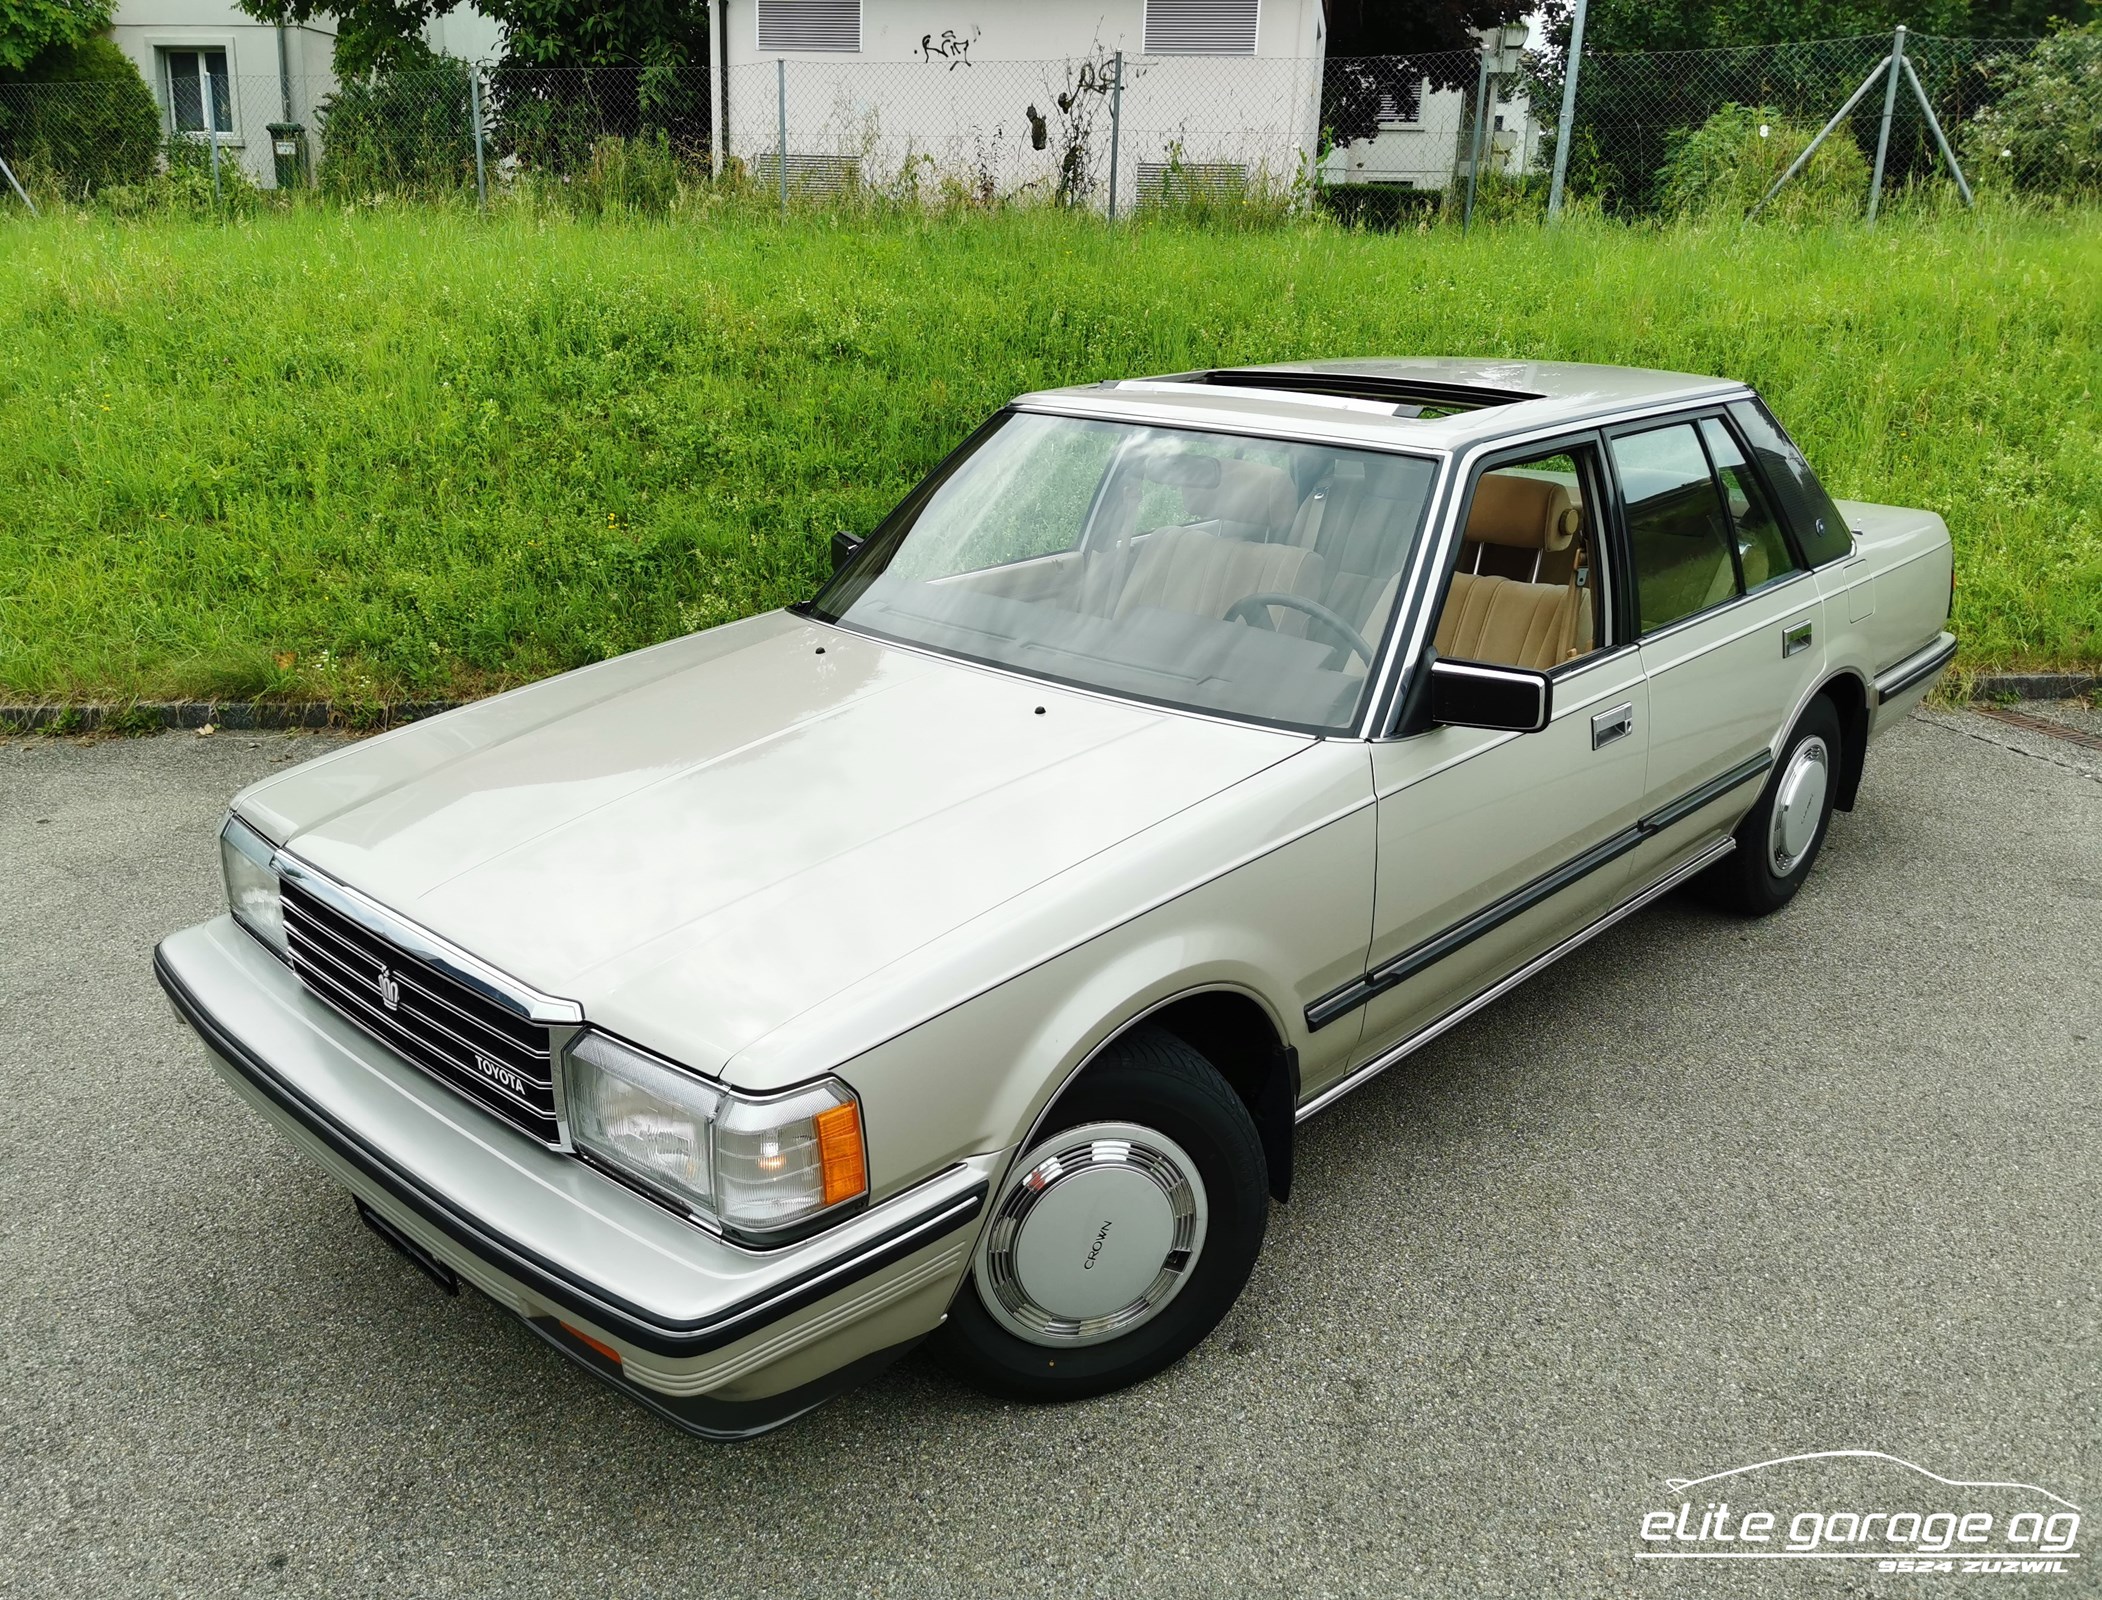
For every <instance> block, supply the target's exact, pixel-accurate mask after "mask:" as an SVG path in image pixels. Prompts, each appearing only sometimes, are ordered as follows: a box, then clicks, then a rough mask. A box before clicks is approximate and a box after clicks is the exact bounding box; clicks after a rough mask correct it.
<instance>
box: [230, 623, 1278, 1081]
mask: <svg viewBox="0 0 2102 1600" xmlns="http://www.w3.org/2000/svg"><path fill="white" fill-rule="evenodd" d="M1308 743H1309V741H1308V740H1306V739H1304V738H1302V737H1300V736H1297V735H1292V734H1286V733H1279V732H1273V731H1269V730H1264V729H1259V728H1250V727H1242V726H1236V725H1233V724H1228V723H1222V722H1215V721H1211V720H1208V719H1205V718H1199V717H1191V716H1184V715H1178V714H1175V713H1170V712H1159V711H1153V710H1149V709H1146V708H1144V707H1139V706H1133V705H1129V704H1124V703H1120V702H1116V701H1111V700H1107V699H1102V698H1099V697H1096V696H1092V695H1086V694H1080V693H1076V692H1071V691H1065V690H1061V689H1058V688H1056V687H1052V686H1048V685H1045V684H1041V683H1034V682H1031V681H1029V680H1026V679H1020V678H1015V677H1011V676H1008V675H1005V674H1002V673H997V672H993V671H988V670H981V669H979V668H975V667H971V666H968V665H965V664H962V663H958V662H953V661H947V660H943V659H940V658H937V657H932V656H928V655H925V654H922V653H919V652H916V651H910V650H903V649H898V648H894V647H890V646H886V645H883V644H879V643H877V642H874V641H872V640H869V639H866V638H864V637H861V636H859V635H856V634H852V633H848V632H846V631H844V630H841V629H837V628H832V627H826V626H823V625H820V624H816V623H812V622H806V621H804V620H802V619H800V618H797V617H794V616H791V615H789V614H786V613H774V614H771V615H768V616H764V617H758V618H754V619H752V620H750V621H748V622H743V623H737V624H733V625H731V626H729V627H726V628H718V629H715V630H712V631H710V632H708V633H704V634H696V635H693V636H691V637H688V638H685V639H679V640H674V641H672V642H671V643H669V644H666V645H660V646H658V647H656V648H654V649H652V650H647V651H642V652H638V653H637V654H635V655H632V656H626V657H622V658H620V659H618V660H616V661H610V662H605V663H602V664H600V665H599V666H597V667H593V668H587V669H585V670H584V671H581V672H576V673H571V674H568V675H566V676H564V677H561V678H556V679H551V680H548V681H547V682H545V683H541V684H536V685H533V686H531V687H529V688H526V689H522V690H516V691H513V692H512V693H510V694H507V695H503V696H499V697H497V698H496V699H493V700H489V701H484V702H481V703H480V704H477V705H474V706H470V707H466V708H464V709H462V710H460V711H456V712H452V713H449V714H447V715H445V716H442V717H438V718H434V719H432V720H431V721H429V722H427V723H421V724H416V725H413V726H411V727H408V728H404V729H401V730H398V731H397V732H395V733H392V734H388V735H386V736H384V737H382V738H379V739H375V740H372V741H369V742H367V743H365V744H361V745H354V746H350V747H348V748H346V749H345V750H343V751H340V752H337V753H335V754H334V755H331V756H329V757H325V758H323V759H322V760H320V761H317V762H312V763H309V764H308V765H306V766H304V767H301V768H298V769H295V770H293V771H291V772H288V773H286V774H284V775H282V776H280V777H278V778H275V779H272V780H269V781H266V782H265V783H262V784H259V785H257V786H256V787H254V788H252V789H250V790H248V791H246V792H245V793H244V794H242V795H241V796H240V797H239V798H238V799H237V801H236V803H235V804H236V809H237V810H239V811H240V812H241V814H242V815H243V816H245V817H247V818H248V819H249V820H250V821H252V822H253V823H255V825H256V826H257V827H259V828H260V829H261V830H262V831H263V832H264V833H266V834H267V835H268V836H269V837H271V838H272V839H273V840H276V841H277V842H278V843H279V844H280V845H281V846H282V847H283V848H285V849H287V850H288V851H290V852H291V853H292V854H293V855H296V856H298V857H299V858H300V859H302V860H304V861H306V862H308V863H310V864H312V865H313V866H316V867H318V868H320V869H321V870H322V871H323V872H326V873H328V874H329V875H331V876H333V877H335V878H337V879H339V880H341V881H342V882H345V883H348V884H350V885H351V886H353V887H354V888H357V889H359V890H361V891H363V892H364V893H365V894H367V895H368V896H370V897H371V898H373V899H375V900H377V901H379V902H380V903H381V904H383V905H386V906H388V907H390V908H392V909H393V910H395V911H396V912H398V913H399V914H400V915H402V916H403V917H405V918H407V919H408V920H410V921H412V922H415V923H417V924H419V925H420V926H422V927H424V928H427V929H429V930H430V931H432V932H434V933H437V934H439V935H441V936H442V937H444V938H446V939H449V940H451V941H452V942H454V943H455V944H457V945H459V946H460V947H461V948H463V949H465V950H468V951H471V952H472V953H474V954H475V955H478V956H480V957H481V958H483V959H484V960H486V961H488V962H490V963H491V964H493V965H495V966H496V967H498V968H500V969H502V970H504V971H507V972H509V973H511V974H512V975H514V976H515V977H518V978H520V979H523V980H524V981H526V982H527V983H530V984H532V985H533V986H535V987H536V988H539V989H542V990H544V991H546V992H548V993H550V994H555V995H560V996H563V997H565V998H569V999H574V1000H576V1001H578V1002H579V1003H580V1004H582V1006H583V1007H584V1011H585V1015H586V1016H587V1017H588V1018H590V1019H591V1020H592V1021H594V1022H597V1023H599V1024H601V1025H603V1026H606V1027H609V1028H611V1029H613V1030H614V1031H616V1032H619V1033H622V1034H624V1035H626V1036H628V1037H630V1038H632V1039H634V1040H635V1041H636V1042H638V1043H641V1044H645V1045H649V1046H651V1047H653V1048H656V1049H659V1050H663V1051H665V1052H666V1053H667V1054H671V1055H673V1056H675V1057H676V1058H677V1059H679V1060H682V1061H684V1062H685V1063H687V1064H688V1065H690V1066H692V1067H695V1068H697V1069H698V1070H701V1071H704V1072H720V1071H722V1070H723V1068H724V1067H725V1065H726V1064H727V1063H728V1061H729V1059H730V1058H731V1057H732V1056H733V1055H735V1054H736V1052H737V1051H738V1050H739V1049H740V1048H742V1047H743V1046H744V1045H746V1044H748V1043H750V1042H751V1041H752V1040H754V1039H756V1038H758V1037H760V1036H761V1035H763V1034H765V1033H766V1032H768V1031H770V1030H772V1029H773V1028H776V1027H778V1026H779V1025H781V1024H782V1023H783V1022H786V1021H787V1020H789V1019H790V1018H792V1017H795V1016H797V1015H799V1014H801V1013H802V1012H804V1011H805V1010H807V1009H809V1008H810V1007H812V1006H814V1005H816V1004H818V1003H820V1002H821V1001H823V1000H824V999H825V998H826V997H827V996H829V995H832V994H835V993H837V992H839V991H840V990H842V989H844V988H846V987H848V986H850V985H852V984H855V983H858V982H860V981H861V980H862V979H864V978H867V977H868V976H869V975H870V974H872V973H875V972H878V971H880V970H881V969H882V968H883V967H884V966H886V965H887V964H889V963H891V962H894V961H896V960H898V959H899V958H900V957H902V956H904V955H905V954H907V953H909V952H911V951H913V950H915V949H917V948H919V947H920V946H922V945H924V944H926V943H927V942H929V941H930V940H934V939H937V938H939V937H941V936H942V935H943V934H946V933H949V932H952V931H953V930H955V929H956V928H958V927H960V926H961V925H963V924H965V923H967V922H969V921H970V920H971V919H973V918H975V917H978V916H981V915H983V914H984V913H986V912H988V911H990V910H992V909H993V908H995V907H997V906H999V905H1000V904H1001V903H1002V902H1003V901H1006V900H1008V899H1010V898H1012V897H1014V896H1016V895H1020V894H1022V893H1024V892H1025V891H1027V890H1029V889H1031V888H1033V887H1034V886H1036V885H1038V884H1041V883H1043V882H1044V881H1045V880H1047V879H1049V878H1052V877H1054V876H1056V875H1057V874H1059V873H1061V872H1064V871H1066V870H1068V869H1069V868H1071V867H1073V866H1074V865H1076V864H1077V863H1079V862H1081V861H1084V860H1086V859H1087V858H1088V857H1090V856H1092V855H1095V854H1097V853H1099V852H1101V851H1104V850H1106V849H1109V848H1110V847H1112V846H1114V845H1116V844H1118V843H1120V842H1121V841H1123V840H1126V839H1129V838H1130V837H1131V836H1132V835H1134V834H1136V833H1138V832H1140V831H1141V830H1143V829H1146V828H1148V827H1152V826H1154V825H1156V824H1158V823H1159V822H1161V821H1162V820H1164V819H1165V818H1167V817H1170V816H1172V815H1174V814H1175V813H1177V812H1179V811H1182V810H1184V809H1186V808H1188V807H1190V806H1193V805H1196V804H1198V803H1199V802H1201V801H1203V800H1205V799H1206V798H1207V797H1209V796H1211V795H1214V794H1216V793H1218V792H1219V791H1220V790H1222V789H1224V788H1227V787H1229V786H1231V785H1233V784H1235V783H1238V782H1241V781H1242V780H1244V779H1246V778H1248V777H1250V776H1252V775H1254V774H1255V773H1257V772H1260V771H1262V770H1263V769H1264V768H1266V767H1268V766H1271V765H1273V764H1275V763H1276V762H1278V761H1281V760H1283V759H1285V758H1287V757H1288V756H1290V755H1292V754H1294V753H1295V752H1297V751H1299V750H1302V749H1304V748H1305V747H1306V745H1307V744H1308ZM959 998H961V997H959Z"/></svg>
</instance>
